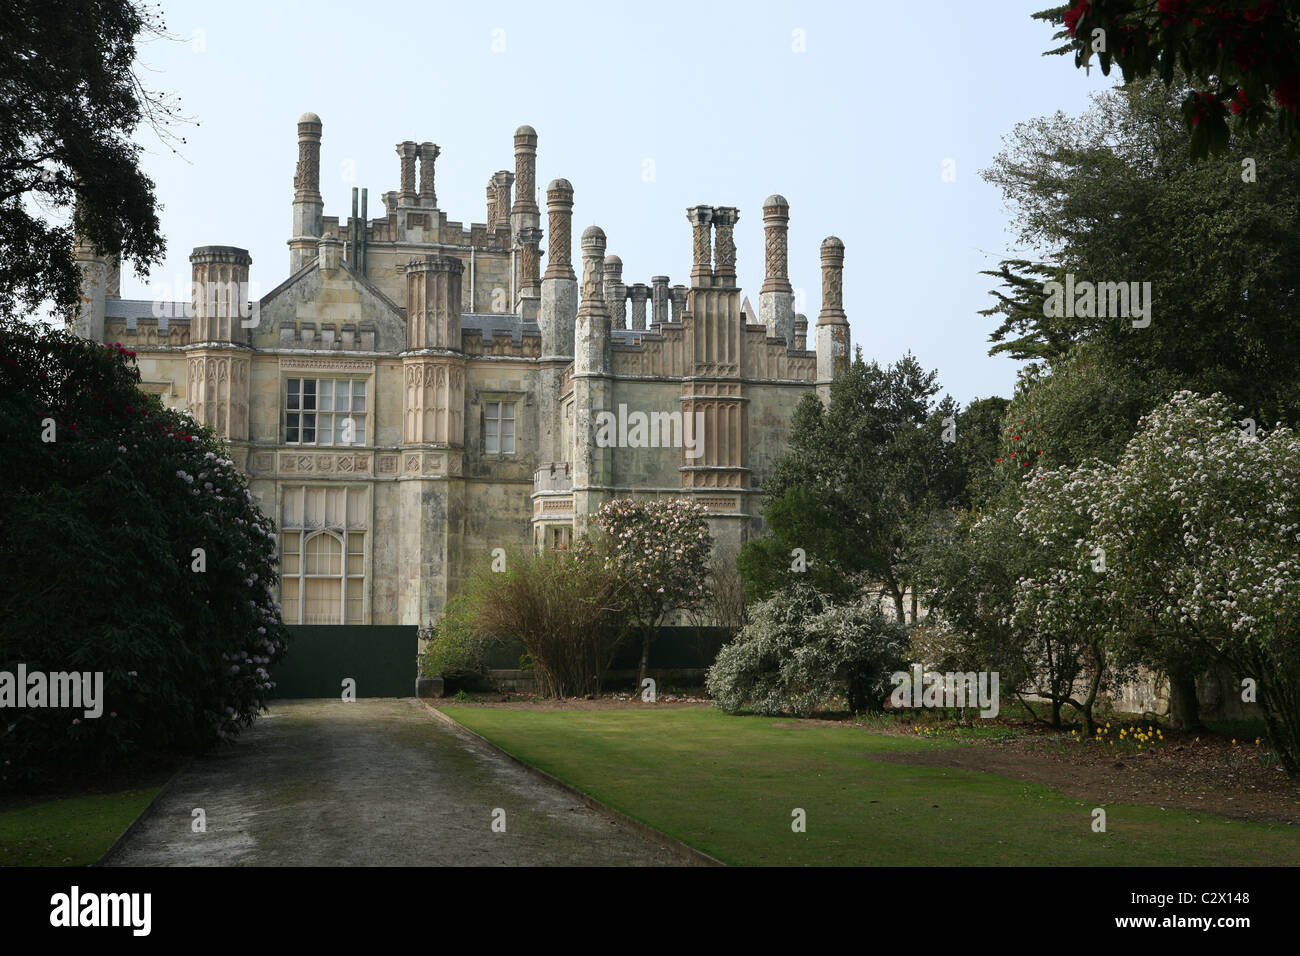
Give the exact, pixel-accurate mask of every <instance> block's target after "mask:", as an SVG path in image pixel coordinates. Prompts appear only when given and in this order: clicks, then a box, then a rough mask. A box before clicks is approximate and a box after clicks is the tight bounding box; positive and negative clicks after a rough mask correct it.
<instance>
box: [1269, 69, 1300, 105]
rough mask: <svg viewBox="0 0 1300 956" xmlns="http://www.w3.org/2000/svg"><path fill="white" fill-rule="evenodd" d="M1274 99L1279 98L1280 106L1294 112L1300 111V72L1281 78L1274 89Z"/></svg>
mask: <svg viewBox="0 0 1300 956" xmlns="http://www.w3.org/2000/svg"><path fill="white" fill-rule="evenodd" d="M1273 99H1275V100H1277V103H1278V106H1281V107H1283V108H1284V109H1288V110H1290V111H1291V112H1292V113H1295V112H1300V73H1292V74H1291V75H1290V76H1287V77H1283V78H1282V79H1281V80H1279V81H1278V84H1277V87H1276V88H1275V89H1274V90H1273Z"/></svg>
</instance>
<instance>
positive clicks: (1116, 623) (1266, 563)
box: [1016, 391, 1300, 770]
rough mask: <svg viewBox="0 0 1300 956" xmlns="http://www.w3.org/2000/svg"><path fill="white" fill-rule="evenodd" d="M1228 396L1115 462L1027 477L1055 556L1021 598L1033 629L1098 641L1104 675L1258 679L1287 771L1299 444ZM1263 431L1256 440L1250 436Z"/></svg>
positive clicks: (1299, 573)
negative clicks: (1231, 670)
mask: <svg viewBox="0 0 1300 956" xmlns="http://www.w3.org/2000/svg"><path fill="white" fill-rule="evenodd" d="M1240 416H1241V411H1240V410H1239V409H1237V408H1236V407H1234V406H1233V405H1231V404H1230V403H1229V402H1228V401H1227V400H1226V399H1225V398H1224V397H1223V396H1221V395H1217V394H1216V395H1211V396H1208V397H1206V396H1200V395H1196V394H1193V393H1191V392H1186V391H1184V392H1179V393H1178V394H1176V395H1175V396H1174V397H1173V398H1172V399H1170V400H1169V401H1168V402H1167V403H1165V404H1164V405H1162V406H1160V407H1158V408H1156V409H1155V410H1154V411H1152V412H1151V413H1150V414H1149V415H1147V416H1146V417H1145V418H1143V420H1142V422H1141V423H1140V425H1139V428H1138V431H1137V433H1136V434H1135V435H1134V436H1133V438H1132V439H1131V440H1130V441H1129V443H1128V446H1127V447H1126V449H1125V451H1124V454H1123V455H1122V457H1121V458H1120V461H1119V463H1118V464H1117V465H1116V466H1115V467H1114V468H1106V467H1092V466H1089V467H1082V468H1079V469H1075V470H1073V471H1058V472H1045V473H1043V474H1039V475H1033V476H1031V477H1030V479H1029V480H1028V482H1027V483H1026V486H1025V488H1024V489H1023V500H1024V503H1025V504H1024V507H1023V508H1022V510H1021V511H1020V513H1019V514H1018V515H1017V519H1016V520H1017V526H1018V530H1019V533H1020V534H1021V535H1023V536H1024V537H1025V539H1026V540H1028V541H1030V543H1032V544H1033V545H1035V546H1037V547H1039V548H1041V549H1043V553H1044V554H1045V555H1048V557H1049V560H1047V561H1046V562H1045V564H1044V566H1043V568H1042V569H1041V570H1040V571H1039V572H1037V573H1035V574H1033V575H1029V576H1025V577H1023V578H1022V579H1021V580H1020V581H1019V582H1018V584H1017V590H1016V620H1017V622H1019V623H1021V624H1023V625H1024V626H1025V627H1026V628H1027V629H1028V628H1034V629H1040V630H1042V631H1045V632H1049V633H1053V634H1057V635H1070V634H1074V635H1076V636H1077V640H1079V641H1083V642H1086V643H1087V645H1088V646H1089V648H1090V654H1091V657H1092V659H1091V660H1090V661H1089V662H1088V663H1089V666H1090V667H1092V668H1095V670H1094V677H1096V675H1097V674H1099V673H1100V672H1101V670H1102V668H1103V667H1105V666H1106V655H1107V654H1109V655H1110V656H1111V665H1112V667H1113V665H1114V664H1115V663H1116V662H1129V661H1141V662H1146V663H1148V664H1149V665H1151V666H1156V667H1161V668H1163V669H1165V670H1166V671H1168V670H1171V669H1177V668H1180V667H1181V668H1183V669H1185V670H1190V672H1192V673H1194V672H1195V669H1197V668H1199V667H1203V666H1204V665H1205V664H1207V663H1209V662H1210V661H1212V660H1214V659H1220V660H1224V661H1226V662H1228V663H1229V664H1231V665H1232V666H1234V667H1235V668H1236V669H1237V671H1238V675H1239V677H1240V678H1242V679H1244V678H1252V679H1254V680H1256V681H1257V682H1258V689H1259V703H1260V704H1261V705H1262V706H1263V710H1264V716H1265V719H1266V720H1267V721H1268V724H1269V729H1270V735H1271V737H1272V739H1273V742H1274V744H1275V746H1276V747H1277V748H1278V752H1279V755H1280V756H1281V759H1282V762H1283V764H1284V765H1285V766H1287V767H1288V768H1289V769H1291V770H1296V769H1300V641H1298V639H1297V625H1298V624H1300V487H1298V486H1297V482H1296V476H1297V475H1300V437H1298V436H1297V435H1296V433H1295V432H1293V431H1291V430H1290V429H1287V428H1283V427H1279V428H1277V429H1275V430H1273V431H1271V432H1268V433H1265V432H1264V431H1262V430H1253V429H1249V428H1247V427H1244V426H1243V424H1242V420H1241V418H1240ZM1252 431H1254V434H1252Z"/></svg>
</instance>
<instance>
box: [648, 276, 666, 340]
mask: <svg viewBox="0 0 1300 956" xmlns="http://www.w3.org/2000/svg"><path fill="white" fill-rule="evenodd" d="M650 303H651V306H652V311H651V315H652V316H653V318H652V319H651V323H652V324H653V325H655V326H659V327H661V328H662V327H663V326H665V325H667V324H668V277H667V276H651V277H650Z"/></svg>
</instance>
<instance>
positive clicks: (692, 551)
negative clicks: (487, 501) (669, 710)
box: [580, 498, 712, 687]
mask: <svg viewBox="0 0 1300 956" xmlns="http://www.w3.org/2000/svg"><path fill="white" fill-rule="evenodd" d="M707 514H708V509H706V508H705V507H704V506H703V505H701V504H699V503H698V502H694V501H691V500H690V499H688V498H675V499H666V500H658V501H656V500H652V501H635V500H633V499H631V498H617V499H614V500H612V501H607V502H605V504H603V505H602V506H601V508H600V510H599V511H598V512H597V513H596V518H595V524H596V527H597V528H598V529H599V530H600V531H601V532H603V535H604V537H603V539H600V538H597V539H594V540H593V541H587V539H583V541H584V542H587V543H586V544H585V545H583V547H589V548H590V547H594V548H595V549H596V553H597V554H598V555H600V556H601V558H602V560H603V561H604V562H605V563H606V566H607V567H610V568H612V569H614V570H615V571H616V572H617V573H618V574H619V575H620V576H621V577H622V578H623V580H624V582H625V593H624V601H625V604H624V606H625V607H626V608H627V613H628V615H629V617H630V620H631V622H632V624H633V626H634V627H635V628H636V630H638V631H639V632H640V637H641V665H640V667H639V668H638V671H637V686H638V687H641V686H642V684H643V682H644V681H645V676H646V669H647V668H648V667H649V664H650V645H651V644H652V643H653V642H654V639H655V636H656V634H657V633H658V631H659V627H660V625H661V624H662V623H663V621H664V619H665V617H666V616H667V615H668V614H669V613H670V612H672V611H677V610H690V609H692V608H694V607H698V606H699V605H700V604H702V603H703V602H704V601H705V600H706V598H707V583H708V576H709V568H710V564H709V559H710V552H711V551H712V541H711V539H710V537H709V523H708V519H707V517H706V515H707ZM580 545H582V542H580Z"/></svg>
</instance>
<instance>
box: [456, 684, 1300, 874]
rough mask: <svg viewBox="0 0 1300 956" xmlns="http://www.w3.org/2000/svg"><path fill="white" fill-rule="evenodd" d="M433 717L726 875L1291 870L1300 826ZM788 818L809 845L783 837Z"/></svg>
mask: <svg viewBox="0 0 1300 956" xmlns="http://www.w3.org/2000/svg"><path fill="white" fill-rule="evenodd" d="M441 710H443V712H445V713H446V714H448V715H449V716H451V717H453V718H455V719H456V720H457V721H459V722H460V723H461V724H463V725H464V726H466V727H468V728H470V729H471V730H474V731H475V732H477V733H480V734H482V735H483V736H484V737H487V738H488V739H489V740H491V741H493V742H494V743H496V744H497V745H498V746H500V747H502V748H504V749H505V750H507V751H509V752H510V753H511V754H514V755H515V756H517V757H519V758H521V759H523V760H525V761H527V762H528V763H530V764H533V765H534V766H536V767H539V768H541V769H542V770H545V771H546V772H548V773H551V774H554V775H555V776H556V777H559V778H560V779H561V780H564V781H565V782H567V783H569V784H571V785H572V786H574V787H576V788H578V789H579V790H582V791H583V792H585V793H588V794H590V795H592V796H594V797H595V798H597V799H598V800H600V801H602V802H603V803H605V804H607V805H609V806H611V807H614V808H615V809H617V810H621V811H622V812H623V813H626V814H627V815H628V816H631V817H634V818H636V819H638V820H641V821H643V822H645V823H648V824H650V825H651V826H654V827H656V828H658V829H660V830H662V831H663V832H665V833H668V834H670V835H671V836H674V837H677V838H678V839H680V840H682V841H683V842H685V843H687V844H689V845H691V846H693V847H696V848H698V849H700V850H703V851H704V852H705V853H708V854H710V855H712V856H714V857H717V858H718V859H720V860H722V861H723V862H725V863H731V864H744V865H796V866H823V865H827V866H836V865H838V866H844V865H872V866H879V865H944V866H960V865H978V864H994V865H998V864H1012V865H1021V864H1029V865H1061V866H1072V865H1080V866H1151V865H1154V866H1161V865H1178V866H1211V865H1278V866H1281V865H1286V866H1295V865H1297V864H1300V827H1288V826H1284V825H1264V824H1253V823H1242V822H1237V821H1232V820H1226V819H1223V818H1219V817H1212V816H1209V815H1207V814H1193V813H1187V812H1183V811H1177V810H1161V809H1159V808H1156V807H1138V806H1129V805H1122V804H1116V805H1109V806H1106V807H1105V810H1106V814H1107V819H1106V824H1107V826H1106V832H1105V833H1094V832H1093V831H1092V810H1093V807H1094V806H1095V805H1096V804H1092V803H1089V804H1084V803H1082V802H1080V801H1078V800H1074V799H1072V798H1070V797H1066V796H1063V795H1062V794H1060V793H1058V792H1056V791H1054V790H1051V789H1049V788H1047V787H1044V786H1039V785H1035V784H1026V783H1018V782H1016V781H1013V780H1008V779H1006V778H1004V777H998V776H994V775H992V774H986V773H978V772H975V771H966V770H949V769H942V768H931V767H914V766H904V765H899V764H891V763H882V762H879V761H876V760H873V759H872V757H873V755H874V754H878V753H883V752H886V751H900V750H921V749H934V748H938V747H951V746H962V745H961V744H956V743H953V742H950V741H945V740H922V739H918V738H910V737H887V736H881V735H877V734H872V733H870V732H869V731H867V730H864V729H862V728H854V727H849V726H845V727H832V726H816V725H810V724H801V723H799V722H798V721H793V720H782V719H774V718H761V717H728V716H726V715H724V714H722V713H720V712H719V711H717V710H714V709H712V708H699V709H694V708H692V709H684V708H682V709H671V710H670V709H666V708H665V709H664V710H626V711H552V712H544V711H526V710H507V709H499V708H486V707H484V708H479V707H456V706H446V707H442V708H441ZM795 808H802V809H803V810H804V811H805V812H806V815H807V831H806V832H804V833H795V832H792V830H791V820H792V819H793V818H792V816H791V813H792V811H793V810H794V809H795Z"/></svg>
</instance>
